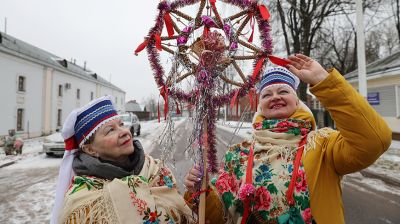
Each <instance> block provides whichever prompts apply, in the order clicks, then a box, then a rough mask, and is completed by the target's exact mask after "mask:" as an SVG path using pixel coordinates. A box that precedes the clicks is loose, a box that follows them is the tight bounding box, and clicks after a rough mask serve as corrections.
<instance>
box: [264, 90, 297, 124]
mask: <svg viewBox="0 0 400 224" xmlns="http://www.w3.org/2000/svg"><path fill="white" fill-rule="evenodd" d="M297 105H298V98H297V96H296V95H295V93H294V90H293V89H292V88H291V87H290V86H288V85H271V86H268V87H267V88H264V89H263V90H262V91H261V93H260V107H261V113H262V114H263V115H264V117H265V118H267V119H284V118H289V117H290V116H291V115H292V114H293V113H294V112H295V111H296V109H297Z"/></svg>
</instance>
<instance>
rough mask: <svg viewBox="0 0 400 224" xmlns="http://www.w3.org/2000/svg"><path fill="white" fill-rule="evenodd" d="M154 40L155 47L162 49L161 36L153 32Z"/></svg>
mask: <svg viewBox="0 0 400 224" xmlns="http://www.w3.org/2000/svg"><path fill="white" fill-rule="evenodd" d="M154 40H155V41H156V48H157V50H159V51H162V48H161V37H160V35H158V34H154Z"/></svg>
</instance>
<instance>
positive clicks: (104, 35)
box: [0, 0, 159, 101]
mask: <svg viewBox="0 0 400 224" xmlns="http://www.w3.org/2000/svg"><path fill="white" fill-rule="evenodd" d="M158 3H159V0H118V1H109V0H68V1H67V0H34V1H31V0H28V1H27V0H1V2H0V23H1V26H0V30H1V31H3V32H4V29H5V26H4V23H5V17H7V34H10V35H12V36H14V37H16V38H18V39H20V40H22V41H25V42H28V43H30V44H32V45H34V46H36V47H39V48H41V49H43V50H46V51H49V52H51V53H53V54H55V55H57V56H59V57H62V58H65V59H67V60H70V59H71V58H74V59H76V61H77V64H79V65H82V66H83V63H84V61H86V62H87V67H88V68H89V69H91V70H92V71H94V72H96V73H97V74H98V75H100V76H102V77H103V78H105V79H106V80H110V79H111V82H112V83H113V84H115V85H116V86H118V87H120V88H121V89H123V90H124V91H125V92H126V100H127V101H128V100H131V99H136V100H138V101H142V100H143V99H145V98H147V97H149V96H151V95H153V96H155V97H156V96H158V91H157V86H156V84H155V81H154V78H153V74H152V72H151V69H150V65H149V62H148V60H147V53H146V52H145V51H143V52H142V53H141V54H140V55H139V56H135V55H134V54H133V51H134V49H136V47H137V45H139V44H140V43H141V42H142V41H143V37H144V36H146V34H147V32H148V30H149V29H150V27H152V26H153V25H154V19H155V16H156V13H157V4H158Z"/></svg>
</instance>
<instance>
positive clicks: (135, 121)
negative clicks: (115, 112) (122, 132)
mask: <svg viewBox="0 0 400 224" xmlns="http://www.w3.org/2000/svg"><path fill="white" fill-rule="evenodd" d="M120 117H121V119H122V122H124V126H125V127H127V128H129V130H130V131H131V133H132V136H134V135H135V133H136V135H137V136H139V135H140V122H139V118H138V117H137V115H136V114H134V113H127V114H122V115H120Z"/></svg>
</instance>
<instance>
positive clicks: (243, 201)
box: [185, 54, 391, 224]
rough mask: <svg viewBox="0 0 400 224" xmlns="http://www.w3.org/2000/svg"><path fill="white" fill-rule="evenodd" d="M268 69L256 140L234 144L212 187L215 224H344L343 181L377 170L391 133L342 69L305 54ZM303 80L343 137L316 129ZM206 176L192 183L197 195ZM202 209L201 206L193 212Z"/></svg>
mask: <svg viewBox="0 0 400 224" xmlns="http://www.w3.org/2000/svg"><path fill="white" fill-rule="evenodd" d="M289 61H290V64H289V65H288V66H287V68H288V69H289V70H287V69H285V68H272V69H268V70H267V71H266V72H265V74H264V76H263V77H262V79H261V81H260V83H259V86H258V91H259V96H260V104H259V108H258V111H257V113H256V115H255V117H254V120H253V136H254V137H253V140H252V141H245V142H242V143H240V144H237V145H234V146H232V147H231V148H229V149H228V151H227V152H226V154H225V160H224V166H223V168H222V169H221V171H220V173H219V174H218V176H217V177H216V178H215V179H213V180H212V181H211V182H210V187H211V191H210V192H209V193H208V194H207V196H206V219H208V220H209V222H210V223H314V222H316V223H318V224H321V223H322V224H323V223H335V224H336V223H344V214H343V203H342V198H341V185H340V182H341V178H342V176H343V175H345V174H349V173H352V172H356V171H358V170H361V169H363V168H365V167H367V166H369V165H371V164H372V163H373V162H374V161H375V160H376V159H377V158H378V157H379V156H380V155H381V154H382V153H384V152H385V150H387V148H388V147H389V145H390V142H391V130H390V129H389V128H388V126H387V125H386V123H385V121H384V120H383V119H382V118H381V117H380V116H379V115H378V114H377V113H376V111H375V110H374V109H373V108H372V107H371V106H370V105H369V104H368V102H367V101H366V100H365V99H364V98H363V97H362V96H361V95H360V94H358V93H357V92H356V91H355V90H354V89H353V87H352V86H350V85H349V84H348V83H347V82H346V81H345V80H344V78H343V77H342V76H341V75H340V74H339V73H338V72H337V71H336V70H335V69H333V70H330V71H329V72H328V71H326V70H325V69H323V68H322V67H321V65H320V64H319V63H317V62H316V61H314V60H312V59H311V58H309V57H306V56H304V55H300V54H297V55H295V56H290V57H289ZM299 78H300V79H301V80H302V81H304V82H306V83H308V84H310V91H311V93H313V94H314V95H315V96H316V97H317V98H318V99H319V101H320V102H321V103H322V104H323V105H324V107H325V108H326V109H327V110H328V111H329V112H330V114H331V116H332V118H333V119H334V121H335V123H336V126H337V129H338V130H337V131H336V130H332V129H330V128H322V129H318V130H317V129H316V127H315V120H314V118H313V115H312V113H311V111H310V110H309V109H308V108H307V107H306V106H305V105H304V104H303V103H302V102H301V101H300V100H299V99H298V97H297V95H296V89H297V86H298V83H299ZM200 176H201V174H200V172H199V170H198V169H197V167H196V166H195V167H194V168H192V169H191V170H190V172H189V173H188V175H187V176H186V177H185V186H186V187H187V189H188V193H187V194H186V195H185V196H189V195H190V194H189V193H193V192H195V191H196V188H195V186H196V184H197V183H198V180H199V177H200ZM191 206H192V207H196V206H195V205H191Z"/></svg>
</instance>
